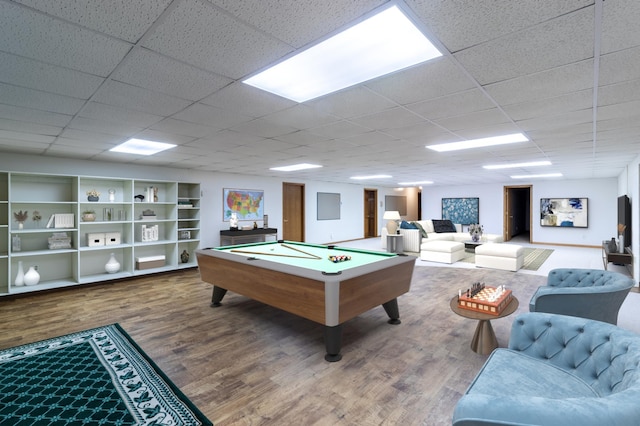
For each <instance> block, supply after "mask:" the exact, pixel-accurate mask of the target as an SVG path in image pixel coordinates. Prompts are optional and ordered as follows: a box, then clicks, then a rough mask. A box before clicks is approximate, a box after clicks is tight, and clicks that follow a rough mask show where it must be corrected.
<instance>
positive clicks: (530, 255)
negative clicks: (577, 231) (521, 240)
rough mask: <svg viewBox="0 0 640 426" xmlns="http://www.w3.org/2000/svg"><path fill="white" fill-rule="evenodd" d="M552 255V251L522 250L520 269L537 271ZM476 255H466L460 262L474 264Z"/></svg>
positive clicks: (538, 249)
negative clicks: (522, 262) (522, 260)
mask: <svg viewBox="0 0 640 426" xmlns="http://www.w3.org/2000/svg"><path fill="white" fill-rule="evenodd" d="M551 253H553V250H552V249H540V248H529V247H525V248H524V264H523V265H522V269H526V270H528V271H537V270H538V268H540V266H542V264H543V263H544V261H545V260H547V259H548V258H549V256H551ZM475 261H476V254H475V253H467V257H465V258H464V259H462V260H461V261H460V262H467V263H475Z"/></svg>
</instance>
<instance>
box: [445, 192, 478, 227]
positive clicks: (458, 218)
mask: <svg viewBox="0 0 640 426" xmlns="http://www.w3.org/2000/svg"><path fill="white" fill-rule="evenodd" d="M442 219H449V220H450V221H451V222H453V223H454V224H455V223H459V224H461V225H470V224H472V223H480V222H479V220H480V198H443V199H442Z"/></svg>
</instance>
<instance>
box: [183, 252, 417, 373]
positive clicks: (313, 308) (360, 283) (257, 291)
mask: <svg viewBox="0 0 640 426" xmlns="http://www.w3.org/2000/svg"><path fill="white" fill-rule="evenodd" d="M196 257H197V259H198V266H199V268H200V276H201V278H202V280H203V281H205V282H207V283H210V284H213V286H214V287H213V294H212V297H211V306H220V304H221V303H220V302H221V301H222V299H223V297H224V295H225V294H226V292H227V290H231V291H233V292H235V293H238V294H241V295H243V296H246V297H249V298H251V299H254V300H257V301H260V302H262V303H265V304H267V305H270V306H273V307H275V308H279V309H282V310H283V311H286V312H289V313H292V314H294V315H298V316H300V317H303V318H306V319H309V320H311V321H314V322H317V323H319V324H322V325H324V326H325V327H324V330H325V332H324V341H325V346H326V351H327V354H326V355H325V359H326V360H327V361H330V362H334V361H339V360H340V359H341V358H342V356H341V355H340V350H341V347H342V324H343V323H344V322H346V321H348V320H350V319H352V318H354V317H356V316H358V315H360V314H361V313H363V312H366V311H368V310H370V309H372V308H374V307H375V306H378V305H382V306H383V308H384V309H385V311H386V312H387V315H388V316H389V318H390V320H389V321H388V322H389V323H390V324H399V323H400V313H399V309H398V302H397V297H398V296H400V295H402V294H404V293H407V292H408V291H409V288H410V286H411V277H412V275H413V268H414V265H415V261H416V258H415V257H414V256H406V255H397V256H388V255H387V256H381V258H380V260H378V261H376V262H371V263H369V264H367V265H362V266H357V267H353V268H347V269H345V270H343V271H341V272H339V273H337V274H325V273H323V272H321V271H316V270H312V269H309V268H302V267H296V266H291V265H288V264H286V263H281V262H271V261H269V260H265V259H257V258H252V257H247V256H240V255H237V254H234V253H229V252H226V251H221V250H216V249H200V250H197V251H196Z"/></svg>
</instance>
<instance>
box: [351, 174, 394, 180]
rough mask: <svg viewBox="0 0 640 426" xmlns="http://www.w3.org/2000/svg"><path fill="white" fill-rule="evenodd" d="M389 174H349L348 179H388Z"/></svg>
mask: <svg viewBox="0 0 640 426" xmlns="http://www.w3.org/2000/svg"><path fill="white" fill-rule="evenodd" d="M392 177H393V176H391V175H369V176H351V177H350V178H349V179H354V180H366V179H389V178H392Z"/></svg>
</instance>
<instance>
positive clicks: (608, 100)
mask: <svg viewBox="0 0 640 426" xmlns="http://www.w3.org/2000/svg"><path fill="white" fill-rule="evenodd" d="M637 100H640V80H631V81H626V82H623V83H618V84H611V85H608V86H603V87H600V88H599V89H598V106H600V107H603V106H607V105H615V104H619V103H626V102H629V101H637Z"/></svg>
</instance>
